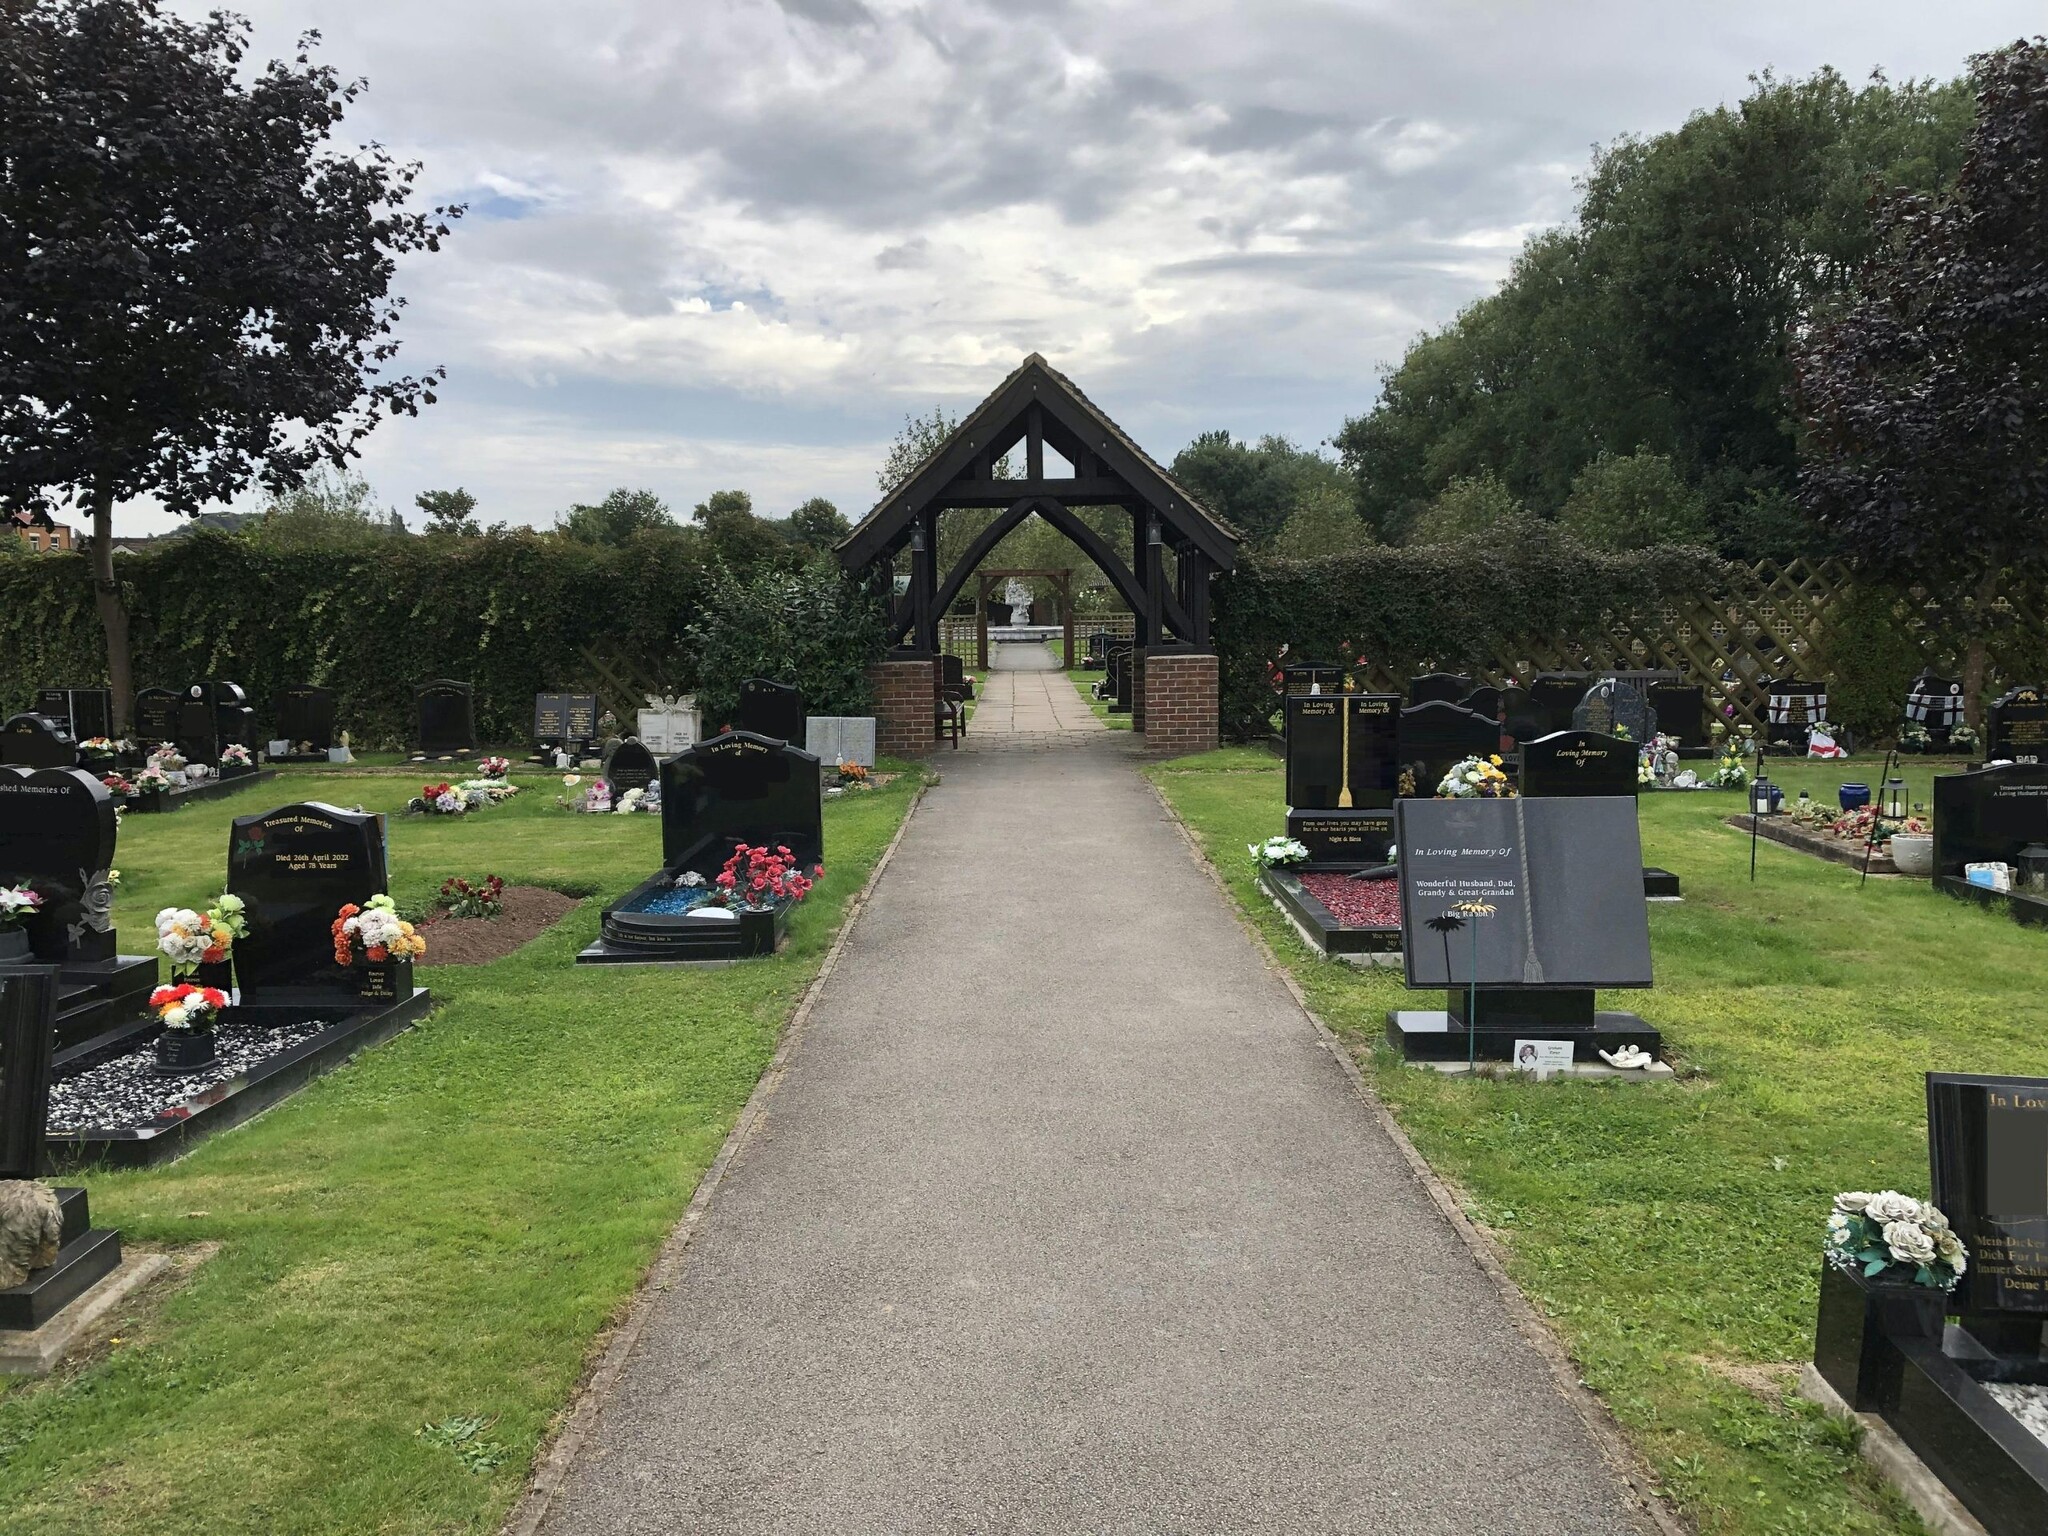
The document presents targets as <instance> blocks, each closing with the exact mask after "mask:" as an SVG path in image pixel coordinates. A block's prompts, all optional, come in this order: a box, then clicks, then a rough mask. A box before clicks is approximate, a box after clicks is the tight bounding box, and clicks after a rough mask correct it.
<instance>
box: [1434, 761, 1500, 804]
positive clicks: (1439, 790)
mask: <svg viewBox="0 0 2048 1536" xmlns="http://www.w3.org/2000/svg"><path fill="white" fill-rule="evenodd" d="M1436 797H1437V799H1439V800H1512V799H1514V797H1515V785H1514V781H1513V780H1512V779H1510V778H1509V777H1508V776H1507V774H1505V773H1504V772H1502V771H1501V766H1500V754H1499V753H1497V752H1496V753H1490V754H1488V755H1487V756H1485V757H1468V758H1466V759H1465V760H1464V761H1463V762H1461V763H1453V764H1452V765H1451V771H1450V772H1449V773H1447V774H1445V775H1444V777H1443V782H1442V783H1440V784H1438V785H1437V787H1436Z"/></svg>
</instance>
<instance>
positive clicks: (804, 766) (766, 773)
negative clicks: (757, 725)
mask: <svg viewBox="0 0 2048 1536" xmlns="http://www.w3.org/2000/svg"><path fill="white" fill-rule="evenodd" d="M824 805H825V797H824V785H823V781H822V780H821V779H820V777H819V774H818V760H817V759H816V758H815V757H813V756H812V755H811V754H810V753H808V752H805V751H803V750H802V749H801V748H799V747H794V746H791V745H790V744H789V743H788V742H787V741H784V740H781V739H778V738H771V737H767V736H758V735H755V734H754V733H752V732H750V731H727V732H725V733H724V734H723V735H721V736H714V737H712V738H711V740H709V741H704V742H699V743H698V744H697V745H696V746H694V747H690V748H687V749H686V750H684V751H682V752H679V753H677V754H676V755H675V756H674V757H672V758H670V759H669V760H668V761H667V762H665V763H663V764H662V765H661V858H662V866H663V868H665V869H667V870H669V871H670V872H672V873H681V872H682V871H684V870H691V869H694V870H696V871H697V872H698V873H699V874H703V875H707V876H708V875H712V874H715V873H716V872H717V870H718V868H719V866H720V865H722V864H723V863H724V862H725V860H726V857H727V856H728V855H729V854H730V853H731V852H732V845H733V844H734V843H735V842H741V843H752V844H755V845H760V844H764V843H765V844H766V845H767V846H769V847H771V848H773V847H777V846H786V847H787V848H788V849H789V850H790V852H791V853H792V854H793V855H794V856H795V858H796V860H797V863H798V864H799V865H800V866H802V867H804V868H806V869H807V868H809V866H811V865H812V864H815V863H817V862H818V861H819V860H821V859H823V858H824V856H825V820H824Z"/></svg>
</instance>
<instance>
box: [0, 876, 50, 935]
mask: <svg viewBox="0 0 2048 1536" xmlns="http://www.w3.org/2000/svg"><path fill="white" fill-rule="evenodd" d="M42 904H43V898H42V897H40V896H38V895H37V894H36V893H35V892H34V891H32V890H30V889H29V888H28V887H27V886H25V885H0V928H12V927H15V926H17V925H18V924H21V923H26V922H27V921H28V920H29V919H30V918H32V917H34V916H35V915H36V912H37V910H38V909H40V908H41V906H42Z"/></svg>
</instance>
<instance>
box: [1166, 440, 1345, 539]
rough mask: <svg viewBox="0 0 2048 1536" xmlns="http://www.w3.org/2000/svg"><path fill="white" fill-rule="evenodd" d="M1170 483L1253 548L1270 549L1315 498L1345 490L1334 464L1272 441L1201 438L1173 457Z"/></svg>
mask: <svg viewBox="0 0 2048 1536" xmlns="http://www.w3.org/2000/svg"><path fill="white" fill-rule="evenodd" d="M1173 477H1174V478H1175V479H1176V480H1178V481H1180V483H1181V484H1182V485H1184V486H1186V487H1187V488H1188V489H1189V490H1190V491H1191V492H1193V493H1194V495H1195V496H1196V497H1197V498H1198V499H1199V500H1200V501H1201V502H1202V504H1203V505H1204V506H1206V507H1208V508H1209V510H1210V511H1212V512H1214V513H1216V514H1217V515H1218V516H1219V517H1221V518H1223V520H1224V521H1226V522H1228V523H1231V524H1233V525H1234V526H1235V527H1236V528H1237V529H1238V531H1239V532H1241V533H1243V534H1244V536H1245V537H1246V538H1247V539H1249V540H1251V542H1252V543H1254V544H1258V545H1270V544H1271V543H1272V541H1273V540H1274V539H1275V538H1276V537H1277V536H1278V535H1279V533H1280V530H1281V529H1282V528H1284V527H1286V526H1287V521H1288V519H1289V518H1291V517H1293V516H1294V514H1295V513H1296V512H1298V511H1299V510H1300V509H1301V508H1302V507H1304V506H1306V505H1307V504H1308V503H1309V502H1310V501H1311V500H1312V499H1313V498H1314V497H1316V496H1317V495H1318V494H1320V493H1322V492H1325V491H1348V489H1349V487H1348V485H1347V484H1346V481H1345V478H1344V471H1343V468H1342V466H1340V465H1339V464H1337V463H1336V462H1335V461H1334V460H1331V459H1326V458H1324V457H1323V456H1322V455H1321V454H1319V453H1316V452H1315V451H1314V450H1312V449H1308V448H1302V447H1298V446H1297V445H1295V444H1294V443H1292V442H1290V441H1288V440H1287V439H1286V438H1284V437H1279V436H1272V435H1268V436H1266V437H1262V438H1260V439H1259V440H1258V441H1257V442H1256V443H1244V442H1239V441H1237V440H1236V439H1235V438H1233V437H1232V436H1231V435H1230V434H1229V433H1228V432H1204V433H1203V434H1202V435H1201V436H1199V437H1197V438H1196V439H1195V440H1194V441H1193V442H1191V443H1189V444H1188V445H1187V447H1185V448H1183V449H1181V451H1180V452H1179V453H1178V454H1176V455H1174V460H1173Z"/></svg>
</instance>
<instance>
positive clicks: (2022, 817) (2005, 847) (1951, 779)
mask: <svg viewBox="0 0 2048 1536" xmlns="http://www.w3.org/2000/svg"><path fill="white" fill-rule="evenodd" d="M2028 843H2048V764H2041V763H2008V764H2005V765H2003V766H2000V767H1996V768H1979V769H1978V770H1977V771H1976V772H1974V773H1943V774H1937V775H1936V776H1935V780H1934V873H1935V874H1936V875H1937V876H1949V877H1951V878H1954V879H1957V880H1960V879H1962V878H1963V866H1964V865H1965V864H1990V863H2002V864H2011V863H2012V862H2014V858H2015V856H2016V855H2017V854H2018V853H2019V851H2020V849H2022V848H2024V847H2025V846H2026V845H2027V844H2028Z"/></svg>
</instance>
